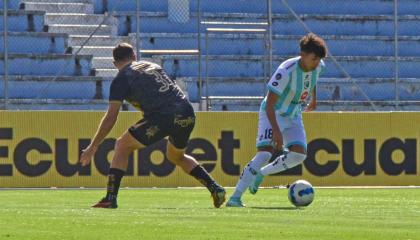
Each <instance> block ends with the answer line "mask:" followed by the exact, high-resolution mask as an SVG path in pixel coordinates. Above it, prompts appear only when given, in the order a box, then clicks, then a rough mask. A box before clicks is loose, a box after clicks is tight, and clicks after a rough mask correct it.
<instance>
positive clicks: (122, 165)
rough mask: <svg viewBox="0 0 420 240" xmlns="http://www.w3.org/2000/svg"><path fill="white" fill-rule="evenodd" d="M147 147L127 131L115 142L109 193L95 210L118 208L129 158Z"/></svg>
mask: <svg viewBox="0 0 420 240" xmlns="http://www.w3.org/2000/svg"><path fill="white" fill-rule="evenodd" d="M144 147H145V146H144V145H143V144H142V143H140V142H139V141H137V140H136V139H135V138H134V137H133V136H132V135H131V134H130V133H129V132H128V131H126V132H125V133H124V134H123V135H122V136H121V137H120V138H118V139H117V141H116V142H115V148H114V157H113V158H112V162H111V168H110V169H109V173H108V184H107V193H106V196H105V197H104V198H102V200H100V201H99V202H98V203H96V204H95V205H93V206H92V207H95V208H117V195H118V190H119V188H120V183H121V179H122V178H123V176H124V174H125V172H126V171H127V166H128V158H129V156H130V154H131V153H132V152H133V151H134V150H136V149H142V148H144Z"/></svg>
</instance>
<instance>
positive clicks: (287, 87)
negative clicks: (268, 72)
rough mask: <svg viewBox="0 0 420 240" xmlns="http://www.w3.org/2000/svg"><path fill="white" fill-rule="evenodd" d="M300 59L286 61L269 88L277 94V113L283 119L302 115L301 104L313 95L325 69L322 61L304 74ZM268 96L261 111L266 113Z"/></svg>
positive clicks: (281, 65)
mask: <svg viewBox="0 0 420 240" xmlns="http://www.w3.org/2000/svg"><path fill="white" fill-rule="evenodd" d="M299 60H300V56H299V57H295V58H291V59H288V60H286V61H284V62H283V63H282V64H280V66H279V67H278V68H277V70H276V72H275V73H274V74H273V76H272V77H271V79H270V82H269V83H268V85H267V87H268V89H269V91H271V92H273V93H275V94H277V95H278V96H279V99H278V101H277V103H276V105H275V109H276V113H277V114H279V115H281V116H283V117H294V116H296V114H300V113H301V104H302V103H303V102H304V101H305V100H306V99H307V98H308V97H309V96H310V95H311V94H312V90H313V89H314V87H315V85H316V82H317V80H318V78H319V75H320V74H321V72H322V71H323V70H324V68H325V64H324V61H322V60H321V62H320V64H319V65H318V67H316V68H315V69H314V70H313V71H310V72H304V71H303V70H302V68H301V67H300V65H299ZM266 101H267V96H266V97H265V98H264V100H263V101H262V103H261V108H260V111H265V108H266Z"/></svg>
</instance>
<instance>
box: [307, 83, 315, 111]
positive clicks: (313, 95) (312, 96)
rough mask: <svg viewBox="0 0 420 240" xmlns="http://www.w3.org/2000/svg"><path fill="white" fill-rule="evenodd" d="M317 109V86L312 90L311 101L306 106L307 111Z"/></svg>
mask: <svg viewBox="0 0 420 240" xmlns="http://www.w3.org/2000/svg"><path fill="white" fill-rule="evenodd" d="M315 109H316V86H315V87H314V89H313V90H312V95H311V101H310V102H309V104H308V105H307V106H306V109H305V111H306V112H309V111H314V110H315Z"/></svg>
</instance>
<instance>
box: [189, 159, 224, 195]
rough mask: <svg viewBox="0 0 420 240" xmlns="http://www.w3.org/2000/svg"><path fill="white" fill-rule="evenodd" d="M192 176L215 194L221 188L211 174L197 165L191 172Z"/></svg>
mask: <svg viewBox="0 0 420 240" xmlns="http://www.w3.org/2000/svg"><path fill="white" fill-rule="evenodd" d="M190 175H191V176H193V177H195V179H197V180H198V181H199V182H201V184H203V185H204V186H206V188H207V189H208V190H209V191H210V192H211V193H213V192H214V191H215V190H216V189H217V188H218V187H220V186H219V185H218V184H217V183H216V181H214V179H213V178H212V177H211V176H210V174H209V173H208V172H207V171H206V169H204V168H203V167H202V166H200V165H197V166H196V167H195V168H194V169H193V170H191V172H190Z"/></svg>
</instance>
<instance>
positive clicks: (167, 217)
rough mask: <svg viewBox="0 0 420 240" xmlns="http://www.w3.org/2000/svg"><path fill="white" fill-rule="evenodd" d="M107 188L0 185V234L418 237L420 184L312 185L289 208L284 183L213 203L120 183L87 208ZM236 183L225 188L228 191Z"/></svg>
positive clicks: (194, 192) (187, 192)
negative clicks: (235, 203) (306, 200)
mask: <svg viewBox="0 0 420 240" xmlns="http://www.w3.org/2000/svg"><path fill="white" fill-rule="evenodd" d="M103 192H104V190H0V202H1V207H0V239H1V240H3V239H8V240H9V239H10V240H12V239H25V240H27V239H31V240H35V239H42V240H47V239H54V240H57V239H77V240H81V239H89V240H93V239H100V240H107V239H110V240H111V239H112V240H114V239H118V240H121V239H130V240H131V239H183V240H184V239H241V240H242V239H289V240H292V239H296V240H305V239H320V240H328V239H331V240H338V239H339V240H344V239H357V240H360V239H364V240H368V239H375V240H376V239H380V240H385V239H392V240H395V239H398V240H404V239H406V240H408V239H411V240H415V239H420V189H414V188H413V189H324V188H323V189H319V188H318V189H315V200H314V202H313V203H312V205H310V206H309V207H307V208H302V209H298V208H294V207H292V205H291V204H290V203H289V202H288V199H287V190H286V189H262V190H260V191H259V192H258V194H257V195H256V196H252V195H250V194H249V193H246V194H245V195H244V201H245V203H246V204H247V208H242V209H238V208H226V207H223V208H221V209H215V208H213V207H212V205H211V199H210V195H209V194H208V192H207V191H206V190H205V189H130V190H127V189H122V190H121V191H120V194H119V195H120V196H119V202H118V204H119V208H118V209H92V208H90V207H89V206H90V205H91V204H93V203H94V202H96V201H97V200H99V199H100V197H101V196H102V195H103ZM232 192H233V189H228V193H229V194H231V193H232Z"/></svg>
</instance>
